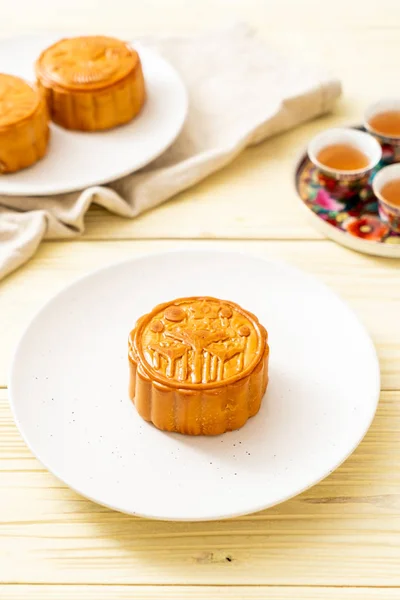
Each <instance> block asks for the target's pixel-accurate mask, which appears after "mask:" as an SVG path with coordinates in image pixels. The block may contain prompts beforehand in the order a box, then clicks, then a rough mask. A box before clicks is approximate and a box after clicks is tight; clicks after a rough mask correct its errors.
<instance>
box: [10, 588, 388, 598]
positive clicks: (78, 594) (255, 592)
mask: <svg viewBox="0 0 400 600" xmlns="http://www.w3.org/2000/svg"><path fill="white" fill-rule="evenodd" d="M2 594H3V595H2ZM2 597H4V598H7V600H71V598H78V599H79V600H132V599H135V600H160V599H161V598H162V599H163V600H169V599H171V600H188V599H189V598H190V599H191V600H209V599H210V600H211V599H212V600H215V599H216V598H220V599H221V600H243V599H244V598H246V600H398V598H399V589H393V588H392V589H391V588H384V589H382V588H373V589H365V588H362V589H360V588H339V589H335V588H327V587H315V588H310V587H285V588H278V587H275V586H273V587H265V586H252V587H249V586H229V587H227V586H223V587H217V586H186V585H185V586H151V585H150V586H129V585H128V586H126V585H123V586H114V585H107V586H104V585H102V586H98V585H92V586H81V585H68V586H62V585H46V586H43V585H7V586H6V585H4V586H1V585H0V598H2Z"/></svg>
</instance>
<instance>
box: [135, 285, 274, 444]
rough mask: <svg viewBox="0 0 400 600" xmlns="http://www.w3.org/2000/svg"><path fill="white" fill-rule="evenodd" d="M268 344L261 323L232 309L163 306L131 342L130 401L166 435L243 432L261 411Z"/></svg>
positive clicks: (212, 304) (192, 303)
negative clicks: (246, 424) (243, 428)
mask: <svg viewBox="0 0 400 600" xmlns="http://www.w3.org/2000/svg"><path fill="white" fill-rule="evenodd" d="M267 339H268V336H267V332H266V330H265V328H264V327H263V326H262V325H261V324H260V323H259V321H258V319H257V317H255V316H254V315H252V314H251V313H249V312H247V311H245V310H243V309H242V308H241V307H240V306H239V305H237V304H235V303H233V302H230V301H223V300H218V299H216V298H210V297H197V296H196V297H191V298H179V299H177V300H174V301H172V302H168V303H165V304H160V305H159V306H157V307H156V308H154V310H153V311H152V312H151V313H149V314H147V315H144V316H143V317H141V319H139V321H138V322H137V323H136V326H135V328H134V329H133V331H132V332H131V334H130V336H129V365H130V390H129V392H130V397H131V399H132V400H133V401H134V403H135V405H136V408H137V411H138V413H139V414H140V415H141V416H142V417H143V418H144V419H145V420H146V421H150V422H152V423H153V424H154V425H155V426H156V427H158V428H159V429H162V430H166V431H176V432H180V433H185V434H189V435H202V434H203V435H217V434H221V433H224V432H226V431H232V430H234V429H239V428H240V427H242V426H243V425H244V424H245V423H246V421H247V420H248V418H249V417H251V416H254V415H255V414H257V412H258V411H259V409H260V406H261V400H262V397H263V395H264V393H265V390H266V387H267V384H268V358H269V347H268V343H267Z"/></svg>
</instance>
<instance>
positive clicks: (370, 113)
mask: <svg viewBox="0 0 400 600" xmlns="http://www.w3.org/2000/svg"><path fill="white" fill-rule="evenodd" d="M389 111H396V112H397V111H400V98H397V99H396V98H384V99H382V100H379V102H375V103H374V104H371V105H370V106H369V107H368V108H367V110H366V111H365V114H364V128H365V129H366V130H367V131H368V132H369V133H370V134H371V135H373V136H374V137H375V138H376V139H377V140H378V142H379V143H380V144H381V146H382V149H383V154H384V157H385V158H386V157H387V159H388V160H389V161H395V162H398V161H400V135H392V134H390V135H389V134H388V133H382V132H380V131H378V130H377V129H374V127H373V126H372V125H371V124H370V121H371V119H372V118H373V117H375V116H376V115H379V114H382V113H385V112H389Z"/></svg>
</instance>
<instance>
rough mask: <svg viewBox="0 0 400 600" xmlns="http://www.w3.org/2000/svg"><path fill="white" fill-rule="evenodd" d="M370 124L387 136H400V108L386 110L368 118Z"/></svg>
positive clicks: (373, 128)
mask: <svg viewBox="0 0 400 600" xmlns="http://www.w3.org/2000/svg"><path fill="white" fill-rule="evenodd" d="M368 125H369V127H370V128H371V129H372V130H373V131H376V133H378V134H381V135H384V136H386V137H389V138H390V137H400V110H386V111H383V112H380V113H377V114H375V115H372V117H370V118H369V119H368Z"/></svg>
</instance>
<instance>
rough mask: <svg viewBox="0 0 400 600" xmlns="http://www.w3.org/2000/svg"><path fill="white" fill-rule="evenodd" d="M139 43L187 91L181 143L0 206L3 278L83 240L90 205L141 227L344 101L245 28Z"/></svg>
mask: <svg viewBox="0 0 400 600" xmlns="http://www.w3.org/2000/svg"><path fill="white" fill-rule="evenodd" d="M140 41H141V42H142V43H144V44H146V45H148V46H150V47H151V48H153V49H154V50H156V51H157V52H159V53H160V54H161V55H162V56H164V57H165V58H166V59H167V60H169V61H170V62H171V63H172V64H173V65H174V67H175V68H176V69H177V71H178V72H179V73H180V75H181V77H182V79H183V81H184V82H185V84H186V87H187V90H188V94H189V113H188V117H187V120H186V123H185V125H184V128H183V130H182V132H181V134H180V135H179V137H178V139H177V140H176V141H175V142H174V144H173V145H172V146H171V147H170V148H169V149H168V150H167V151H166V152H165V153H164V154H163V155H162V156H160V157H159V158H158V159H157V160H155V161H153V162H152V163H151V164H149V165H148V166H147V167H145V168H143V169H141V170H140V171H138V172H136V173H134V174H132V175H128V176H127V177H124V178H123V179H120V180H119V181H116V182H113V183H110V184H109V185H107V186H102V187H92V188H89V189H86V190H84V191H81V192H74V193H70V194H63V195H59V196H53V197H49V196H47V197H27V198H25V197H12V196H0V278H2V277H4V276H5V275H7V274H8V273H10V272H11V271H13V270H14V269H16V268H17V267H19V266H20V265H22V264H23V263H24V262H26V261H27V260H28V259H29V258H30V257H31V256H32V255H33V254H34V253H35V251H36V249H37V247H38V245H39V244H40V242H41V240H42V239H61V238H64V239H65V238H73V237H76V236H78V235H80V234H81V233H82V232H83V231H84V216H85V213H86V211H87V210H88V209H89V207H90V205H91V204H92V202H94V203H96V204H99V205H100V206H103V207H104V208H106V209H107V210H109V211H110V212H112V213H115V214H118V215H121V216H124V217H129V218H133V217H136V216H137V215H139V214H140V213H141V212H143V211H145V210H148V209H150V208H152V207H154V206H157V205H159V204H160V203H162V202H164V201H165V200H167V199H168V198H171V196H173V195H174V194H177V193H178V192H180V191H181V190H184V189H185V188H187V187H189V186H191V185H193V184H195V183H196V182H198V181H200V180H201V179H203V178H204V177H207V175H209V174H210V173H212V172H214V171H216V170H217V169H220V168H221V167H223V166H224V165H226V164H227V163H229V162H231V161H232V160H233V159H234V158H235V156H237V155H238V154H239V153H240V152H241V151H242V150H243V149H244V148H245V147H246V146H248V145H250V144H256V143H258V142H260V141H261V140H263V139H265V138H267V137H269V136H271V135H274V134H276V133H278V132H281V131H284V130H287V129H290V128H292V127H295V126H296V125H298V124H299V123H302V122H304V121H306V120H308V119H311V118H313V117H315V116H317V115H320V114H323V113H325V112H328V111H329V110H331V108H332V106H333V104H334V102H335V100H336V99H337V97H338V96H339V95H340V91H341V88H340V83H339V82H338V81H337V80H336V79H332V78H330V77H329V76H328V75H327V74H326V73H325V72H323V71H321V70H320V69H318V68H316V67H313V66H306V65H299V64H297V62H296V61H295V60H293V61H289V60H283V59H282V58H280V57H279V56H277V55H276V54H275V53H274V52H273V51H271V50H270V49H269V48H268V47H266V46H265V45H264V44H263V43H262V42H261V41H260V40H258V39H257V37H256V35H255V33H254V32H253V31H252V30H251V29H250V28H248V27H247V26H244V25H235V26H231V27H227V28H226V29H224V30H222V31H219V32H213V33H208V34H203V35H198V36H192V37H163V38H160V37H150V38H149V37H146V38H141V39H140ZM290 175H291V174H290V173H288V176H290Z"/></svg>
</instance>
